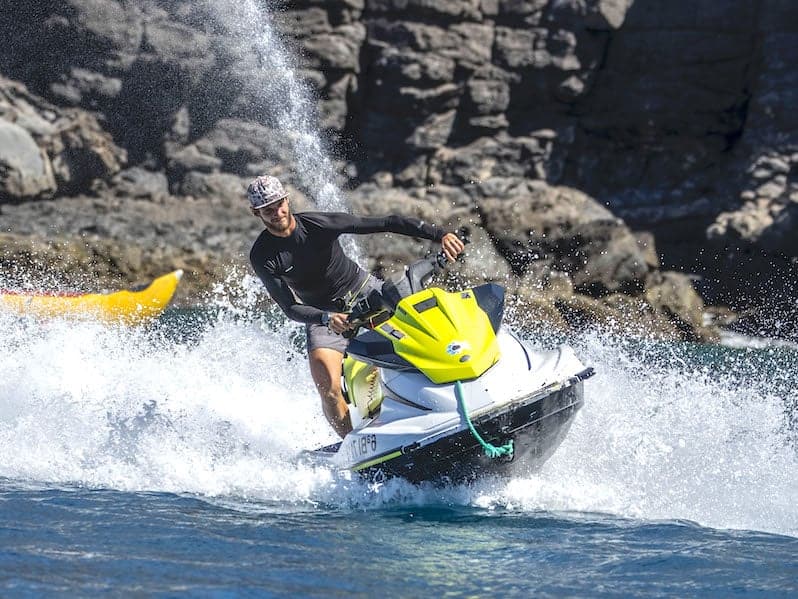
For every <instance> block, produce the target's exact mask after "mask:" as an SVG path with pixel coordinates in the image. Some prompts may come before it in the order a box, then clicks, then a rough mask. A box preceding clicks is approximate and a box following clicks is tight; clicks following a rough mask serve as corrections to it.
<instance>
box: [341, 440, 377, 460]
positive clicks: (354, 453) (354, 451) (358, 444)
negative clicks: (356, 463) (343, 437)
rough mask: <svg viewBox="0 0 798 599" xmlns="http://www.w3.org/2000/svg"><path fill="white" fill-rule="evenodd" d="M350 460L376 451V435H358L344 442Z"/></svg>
mask: <svg viewBox="0 0 798 599" xmlns="http://www.w3.org/2000/svg"><path fill="white" fill-rule="evenodd" d="M346 450H347V453H348V454H349V458H350V459H351V460H359V459H361V458H362V457H364V456H367V455H371V454H372V453H374V452H375V451H377V435H359V436H357V437H355V438H354V439H351V440H350V441H349V442H347V444H346Z"/></svg>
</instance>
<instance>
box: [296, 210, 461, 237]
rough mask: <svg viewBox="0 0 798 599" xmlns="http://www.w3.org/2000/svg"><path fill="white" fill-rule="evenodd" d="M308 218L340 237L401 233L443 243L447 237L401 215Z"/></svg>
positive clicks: (342, 214)
mask: <svg viewBox="0 0 798 599" xmlns="http://www.w3.org/2000/svg"><path fill="white" fill-rule="evenodd" d="M306 218H308V220H310V221H311V222H314V223H315V224H316V225H317V226H319V227H320V228H322V229H324V230H326V231H329V232H331V233H336V234H339V235H340V234H343V233H351V234H355V235H366V234H368V233H399V234H400V235H407V236H409V237H420V238H421V239H431V240H432V241H441V240H442V239H443V236H444V235H446V231H444V230H443V229H442V228H440V227H439V226H437V225H434V224H432V223H428V222H424V221H422V220H419V219H417V218H412V217H409V216H402V215H399V214H389V215H387V216H355V215H353V214H347V213H345V212H317V213H313V214H312V215H311V214H308V213H306Z"/></svg>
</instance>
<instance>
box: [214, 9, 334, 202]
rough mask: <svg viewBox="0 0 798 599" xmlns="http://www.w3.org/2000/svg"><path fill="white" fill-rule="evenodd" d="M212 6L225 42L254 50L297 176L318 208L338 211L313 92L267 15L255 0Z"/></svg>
mask: <svg viewBox="0 0 798 599" xmlns="http://www.w3.org/2000/svg"><path fill="white" fill-rule="evenodd" d="M212 6H213V7H214V8H215V12H216V14H217V16H218V18H219V20H220V22H221V23H222V25H223V26H224V27H225V28H226V29H227V30H228V32H229V35H228V36H227V38H228V39H229V40H230V41H231V43H234V44H235V43H237V44H240V45H241V46H242V48H239V49H240V50H246V51H249V50H253V49H254V51H255V53H256V54H257V56H258V58H259V61H260V71H259V72H258V73H256V76H257V83H258V85H259V86H260V89H261V91H262V93H263V96H264V97H265V98H266V99H267V101H268V104H269V107H270V114H269V117H270V118H271V119H273V120H274V122H275V123H276V125H277V133H278V134H279V135H280V137H281V139H283V140H286V141H287V142H288V146H289V147H290V149H291V152H292V154H293V158H294V161H295V163H294V164H295V168H296V175H297V177H298V178H299V181H300V182H301V184H302V185H303V186H304V187H305V188H307V189H310V190H312V191H313V195H314V197H315V199H316V202H317V204H318V205H319V207H320V208H322V209H325V210H343V209H344V208H345V207H346V202H345V201H344V199H343V198H342V197H341V194H340V191H339V189H338V187H337V186H336V184H335V168H334V165H333V163H332V161H331V160H330V158H329V154H328V153H327V151H326V148H325V147H324V144H323V143H322V140H321V137H320V135H319V132H318V126H317V123H316V119H315V115H316V113H317V109H316V104H315V102H314V98H313V95H312V94H311V93H310V90H309V89H308V86H307V85H306V84H305V82H304V81H303V80H302V79H301V78H300V77H299V76H298V75H297V69H296V64H294V63H293V61H292V59H291V56H290V55H289V54H288V53H287V52H286V51H285V47H284V44H283V42H282V40H281V39H280V38H279V35H278V34H277V32H276V31H275V27H274V23H273V14H272V13H271V12H270V11H268V10H263V9H261V7H260V6H259V5H258V3H257V2H255V0H240V1H239V2H236V3H234V4H233V6H232V8H231V7H230V6H229V5H226V4H222V3H219V2H214V3H212ZM243 46H246V48H244V47H243Z"/></svg>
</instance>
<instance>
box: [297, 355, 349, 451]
mask: <svg viewBox="0 0 798 599" xmlns="http://www.w3.org/2000/svg"><path fill="white" fill-rule="evenodd" d="M343 359H344V355H343V354H342V353H341V352H339V351H336V350H334V349H329V348H327V347H319V348H316V349H313V350H311V351H310V353H309V355H308V360H309V361H310V375H311V376H312V377H313V382H314V383H316V389H317V390H318V392H319V395H320V396H321V407H322V410H323V411H324V415H325V416H326V417H327V422H329V423H330V425H331V426H332V427H333V429H334V430H335V432H336V433H338V436H339V437H341V438H344V437H345V436H346V434H347V433H348V432H349V431H351V430H352V422H351V420H350V419H349V408H348V406H347V405H346V401H345V400H344V394H343V391H342V390H341V370H342V368H343Z"/></svg>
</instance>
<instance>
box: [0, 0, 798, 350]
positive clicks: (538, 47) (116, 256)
mask: <svg viewBox="0 0 798 599" xmlns="http://www.w3.org/2000/svg"><path fill="white" fill-rule="evenodd" d="M5 16H8V17H10V18H4V19H3V20H2V21H0V75H2V79H0V223H2V229H3V232H2V234H0V244H2V248H3V254H2V256H3V257H2V258H1V259H2V264H3V266H4V271H5V272H4V276H5V278H6V279H7V280H8V279H12V280H13V279H20V280H21V279H25V278H26V277H27V278H28V279H30V277H31V276H32V275H31V271H33V272H34V273H39V274H41V273H42V272H50V273H52V272H58V273H65V274H64V277H65V278H67V279H68V278H72V277H74V274H73V273H75V272H92V273H94V274H95V275H101V276H102V277H104V278H105V279H106V280H107V284H109V285H111V286H113V284H114V283H118V282H119V281H121V280H133V279H136V278H141V277H144V276H148V275H150V274H154V273H155V272H157V271H161V270H165V269H167V268H170V267H172V266H182V267H184V268H186V269H187V270H188V271H189V272H190V273H192V275H193V276H190V277H187V279H186V282H187V283H188V285H187V286H186V288H185V289H184V294H186V295H184V298H183V301H186V302H190V301H193V300H194V299H195V298H196V297H197V294H199V293H200V292H201V291H202V290H203V289H206V288H207V287H208V286H209V285H210V284H211V282H212V281H214V280H219V279H220V278H221V277H223V276H224V273H225V271H226V270H227V269H229V267H230V266H231V265H236V264H237V265H244V266H243V267H244V268H246V266H245V254H246V251H247V249H248V245H249V243H250V241H251V239H253V238H254V236H255V234H256V232H257V230H258V224H257V221H255V220H254V219H253V218H252V217H251V215H249V214H248V213H247V211H246V207H245V204H244V202H243V189H244V186H245V184H246V181H247V180H248V179H249V178H251V177H252V176H253V175H254V174H260V173H262V172H267V171H268V172H271V173H274V174H278V175H280V176H283V177H284V178H285V179H286V180H287V181H289V182H290V183H291V185H292V189H294V196H295V198H296V203H297V205H298V206H299V207H302V206H305V207H306V206H311V205H312V204H313V203H320V204H322V205H325V204H326V202H325V201H322V200H323V198H322V197H321V196H322V195H323V194H322V193H321V192H320V190H321V188H322V185H320V184H319V179H318V175H319V172H317V171H326V172H327V173H328V174H327V175H326V177H327V179H328V180H329V182H330V183H332V184H333V186H334V187H335V188H337V189H343V190H345V194H344V195H345V196H346V197H347V199H348V202H349V205H350V206H351V208H352V210H354V211H356V212H361V213H383V212H387V211H389V210H397V211H401V212H404V213H412V214H417V215H420V216H423V217H424V218H428V219H430V220H434V221H437V222H441V223H446V224H447V225H449V226H452V227H458V228H460V229H461V230H463V231H464V232H466V233H467V234H468V235H469V236H470V237H471V239H472V241H473V244H472V249H471V250H470V251H469V255H470V256H471V258H470V259H469V260H467V262H466V264H465V265H462V266H461V268H460V272H459V273H458V274H459V276H461V277H464V278H466V279H468V280H502V281H503V282H505V283H506V284H507V285H508V287H509V288H510V290H511V292H512V294H513V297H514V298H516V299H517V300H518V302H517V304H518V305H519V306H521V307H523V310H522V312H525V313H526V315H527V316H528V317H529V318H530V321H531V322H542V321H545V322H547V323H549V324H550V325H553V326H558V327H562V328H568V327H572V326H575V325H582V324H584V323H591V322H599V323H602V324H603V325H607V324H612V323H620V324H621V325H629V324H632V325H635V326H639V327H640V328H641V329H642V330H645V331H656V332H659V333H661V334H665V335H670V336H679V337H683V338H709V337H711V335H712V332H711V330H708V329H706V328H705V327H704V326H703V313H704V311H705V305H704V304H705V302H708V303H710V304H712V305H716V306H728V307H730V308H732V309H733V310H734V311H737V312H738V313H739V314H741V315H742V316H741V318H739V319H738V324H739V325H747V326H748V327H749V328H750V329H751V330H761V331H763V332H766V333H769V334H775V333H778V334H782V335H786V336H790V335H795V330H794V329H793V330H790V326H789V323H790V322H791V321H790V319H789V318H781V319H780V322H782V323H787V326H781V327H776V326H773V325H774V322H775V319H774V317H773V315H774V314H779V315H781V314H789V312H790V310H793V311H794V310H795V297H796V293H795V288H794V284H795V281H796V270H797V267H796V260H797V258H798V245H796V241H795V236H794V235H791V231H792V230H793V229H794V227H793V224H794V223H795V221H796V218H798V127H796V125H797V124H798V123H796V120H798V117H796V116H795V112H794V111H793V110H791V108H792V107H793V106H794V105H796V103H795V102H794V100H795V95H796V93H798V92H796V89H798V85H797V84H798V68H796V67H795V65H796V64H798V5H795V3H793V2H790V1H789V0H781V1H778V0H772V1H767V0H730V1H729V2H723V3H717V2H710V1H709V0H701V1H699V2H694V1H691V2H688V1H686V0H677V1H674V2H669V3H662V2H657V1H655V0H637V1H636V2H632V0H529V1H524V0H458V1H455V0H441V1H436V2H432V1H428V0H326V1H325V0H301V1H298V2H291V3H269V6H266V5H265V3H264V5H258V4H257V3H255V2H253V1H251V0H248V1H242V2H239V3H237V4H229V3H222V2H196V1H195V2H189V1H182V0H171V1H167V0H163V1H158V0H140V1H138V2H134V3H131V2H125V1H122V0H119V1H115V0H56V1H52V0H49V1H46V2H45V1H44V0H31V1H30V2H27V3H24V4H23V5H20V6H16V7H14V8H13V9H9V8H4V17H5ZM315 131H318V132H319V133H318V140H320V144H321V146H322V147H324V148H326V151H325V152H324V154H323V159H320V158H319V157H318V154H317V153H315V154H314V152H312V151H310V150H308V147H307V146H308V143H310V142H308V139H307V138H308V132H315ZM311 142H312V143H311V144H310V145H313V143H316V142H315V141H313V140H311ZM311 150H312V148H311ZM328 160H329V164H319V163H320V162H325V161H328ZM322 167H324V168H322ZM322 174H323V173H322ZM365 249H366V253H367V254H368V255H369V256H370V257H371V265H372V267H375V268H377V267H378V266H379V265H383V266H384V267H385V268H390V264H392V263H393V262H395V261H401V260H405V259H407V257H408V256H412V255H416V254H417V253H418V251H419V246H418V244H416V243H414V242H411V241H409V240H403V239H399V240H397V239H396V238H393V240H392V242H389V241H387V240H385V239H383V238H381V237H376V238H371V239H368V240H367V242H366V244H365ZM33 276H34V278H35V274H34V275H33ZM694 287H695V288H697V289H698V291H699V292H700V293H701V295H702V296H703V299H702V298H701V297H699V295H697V294H696V293H695V291H694ZM718 311H719V310H716V312H718ZM777 329H778V330H777Z"/></svg>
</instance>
